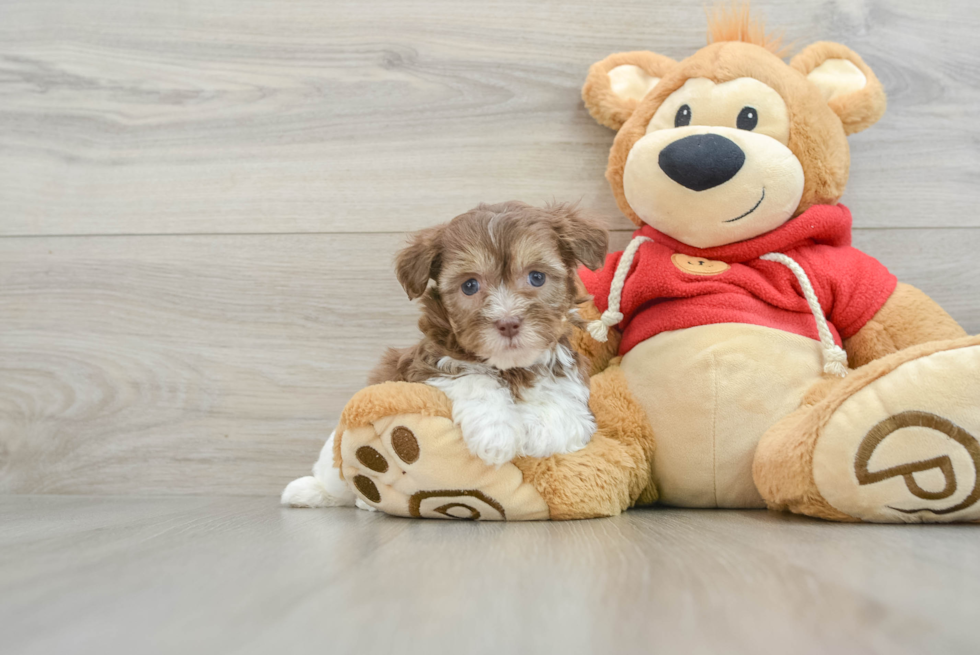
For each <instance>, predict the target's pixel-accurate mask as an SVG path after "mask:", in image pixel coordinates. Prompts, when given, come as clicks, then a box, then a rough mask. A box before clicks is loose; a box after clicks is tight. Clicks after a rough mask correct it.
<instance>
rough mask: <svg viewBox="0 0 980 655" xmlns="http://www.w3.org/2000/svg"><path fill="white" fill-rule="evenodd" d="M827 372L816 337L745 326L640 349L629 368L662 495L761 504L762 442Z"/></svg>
mask: <svg viewBox="0 0 980 655" xmlns="http://www.w3.org/2000/svg"><path fill="white" fill-rule="evenodd" d="M821 369H822V360H821V352H820V344H819V343H818V342H817V341H814V340H813V339H808V338H806V337H802V336H799V335H796V334H790V333H789V332H783V331H781V330H774V329H772V328H766V327H760V326H756V325H746V324H742V323H722V324H718V325H705V326H701V327H695V328H688V329H685V330H676V331H674V332H664V333H661V334H658V335H657V336H655V337H652V338H650V339H647V340H646V341H644V342H643V343H641V344H640V345H638V346H636V347H635V348H633V349H632V350H631V351H630V352H629V353H627V354H626V356H625V357H623V362H622V370H623V373H624V374H625V375H626V379H627V381H628V382H629V386H630V390H631V391H632V392H633V395H634V396H635V397H636V399H637V401H638V402H639V403H640V404H641V405H642V406H643V408H644V409H645V410H646V413H647V416H648V417H649V419H650V425H651V427H652V428H653V434H654V438H655V439H656V451H655V455H654V461H653V476H654V481H655V482H656V485H657V490H658V491H659V493H660V501H661V502H662V503H664V504H667V505H677V506H681V507H764V506H765V504H764V503H763V501H762V497H761V496H760V495H759V492H758V491H757V490H756V488H755V484H753V482H752V457H753V456H754V454H755V447H756V444H758V442H759V438H760V437H761V436H762V434H763V433H764V432H765V431H766V430H767V429H769V428H770V427H771V426H772V425H773V424H774V423H775V422H776V421H778V420H779V419H780V418H782V417H783V416H785V415H786V414H788V413H790V412H791V411H793V410H794V409H796V408H797V407H799V405H800V401H801V400H802V397H803V394H804V393H805V392H806V390H807V389H809V388H810V386H811V385H812V384H813V383H814V382H816V381H817V380H818V379H819V378H820V375H821Z"/></svg>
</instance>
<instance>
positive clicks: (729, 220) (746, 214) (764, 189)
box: [722, 187, 766, 223]
mask: <svg viewBox="0 0 980 655" xmlns="http://www.w3.org/2000/svg"><path fill="white" fill-rule="evenodd" d="M765 199H766V187H762V197H761V198H759V202H757V203H755V207H753V208H752V209H750V210H749V211H747V212H745V213H744V214H742V215H741V216H736V217H735V218H730V219H728V220H727V221H722V223H734V222H735V221H740V220H742V219H743V218H745V217H746V216H748V215H749V214H751V213H752V212H754V211H755V210H756V209H758V208H759V205H761V204H762V201H763V200H765Z"/></svg>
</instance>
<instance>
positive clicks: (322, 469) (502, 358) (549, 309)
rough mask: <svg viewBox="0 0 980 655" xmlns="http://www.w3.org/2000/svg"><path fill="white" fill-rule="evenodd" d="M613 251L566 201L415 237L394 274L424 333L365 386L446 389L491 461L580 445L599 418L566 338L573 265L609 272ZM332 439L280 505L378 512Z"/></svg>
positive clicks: (471, 438) (575, 320) (471, 440)
mask: <svg viewBox="0 0 980 655" xmlns="http://www.w3.org/2000/svg"><path fill="white" fill-rule="evenodd" d="M606 247H607V234H606V230H605V229H603V227H602V226H601V225H600V224H599V223H597V222H595V221H593V220H591V219H588V218H586V217H584V216H582V215H581V214H579V213H578V212H577V211H576V210H575V209H574V208H573V207H571V206H569V205H550V206H548V207H545V208H543V209H542V208H537V207H532V206H530V205H526V204H524V203H522V202H506V203H501V204H497V205H480V206H479V207H477V208H476V209H473V210H472V211H469V212H467V213H465V214H462V215H461V216H457V217H456V218H454V219H453V220H452V221H450V222H449V223H446V224H445V225H439V226H437V227H433V228H429V229H427V230H422V231H421V232H418V233H416V234H415V235H413V237H412V239H411V242H410V244H409V245H408V247H406V248H405V249H404V250H402V251H401V252H400V253H399V254H398V256H397V259H396V263H395V268H396V271H397V276H398V281H399V282H400V283H401V284H402V286H403V287H404V288H405V291H406V292H407V293H408V297H409V298H410V299H413V300H414V299H416V298H421V305H422V318H421V319H420V320H419V329H420V330H421V331H422V334H423V338H422V340H421V341H420V342H419V343H418V344H416V345H415V346H412V347H410V348H404V349H391V350H389V351H388V352H387V353H386V354H385V356H384V357H383V358H382V361H381V363H380V364H379V365H378V367H377V368H376V369H375V370H374V371H373V372H372V373H371V375H370V377H369V382H370V383H371V384H377V383H380V382H386V381H406V382H422V383H426V384H430V385H432V386H435V387H437V388H439V389H441V390H442V391H444V392H445V393H446V395H447V396H449V398H450V399H451V400H452V403H453V420H454V421H455V422H456V423H457V424H459V425H460V427H461V429H462V433H463V438H464V440H465V441H466V444H467V446H468V447H469V448H470V450H471V451H472V452H473V453H474V454H475V455H477V456H478V457H480V458H481V459H482V460H484V461H485V462H487V463H490V464H503V463H505V462H509V461H510V460H512V459H513V458H514V457H516V456H518V455H527V456H531V457H547V456H548V455H552V454H555V453H566V452H572V451H575V450H578V449H579V448H582V447H583V446H585V444H587V443H588V442H589V440H590V439H591V437H592V433H593V432H594V431H595V421H594V419H593V417H592V414H591V412H590V411H589V382H588V375H587V369H586V368H585V364H586V362H584V361H583V360H582V358H581V356H580V355H578V354H577V353H576V352H575V351H574V350H572V348H571V346H570V345H569V340H568V337H569V334H570V332H571V326H572V325H579V326H580V327H581V326H582V321H581V319H580V318H579V317H578V315H577V312H576V305H577V304H578V303H579V302H580V301H581V300H583V299H581V298H578V297H577V296H578V292H577V286H576V282H577V277H576V274H575V269H576V268H577V266H578V264H579V263H581V264H584V265H586V266H588V267H589V268H591V269H596V268H598V267H600V266H602V264H603V262H604V259H605V254H606ZM433 282H434V283H433ZM333 442H334V435H330V438H329V439H328V440H327V443H326V444H325V445H324V447H323V450H322V451H321V452H320V458H319V460H318V461H317V463H316V464H315V465H314V466H313V475H312V476H306V477H302V478H298V479H296V480H294V481H293V482H291V483H290V484H289V485H288V486H287V487H286V489H285V490H284V491H283V493H282V503H283V504H284V505H290V506H293V507H328V506H338V505H355V504H356V505H357V506H358V507H361V508H362V509H373V508H372V507H370V506H368V505H367V504H365V503H363V502H361V501H360V500H356V499H355V496H354V494H353V493H352V492H351V491H350V490H349V489H348V488H347V486H346V483H345V482H344V481H343V480H341V478H340V476H339V474H338V469H337V468H335V467H334V465H333V464H334V462H333Z"/></svg>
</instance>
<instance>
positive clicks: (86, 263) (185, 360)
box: [0, 230, 980, 495]
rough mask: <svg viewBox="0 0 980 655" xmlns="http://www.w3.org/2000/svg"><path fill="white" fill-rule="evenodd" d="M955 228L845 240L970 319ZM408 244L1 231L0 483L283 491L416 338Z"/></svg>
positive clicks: (971, 306)
mask: <svg viewBox="0 0 980 655" xmlns="http://www.w3.org/2000/svg"><path fill="white" fill-rule="evenodd" d="M955 232H956V233H957V234H958V238H957V239H955V240H953V241H951V242H946V240H944V236H943V233H942V232H940V231H930V230H892V231H887V232H884V233H882V232H880V231H860V232H858V234H857V244H858V245H859V246H861V247H865V248H866V249H867V250H868V252H870V253H871V254H873V255H875V256H877V257H879V258H880V259H881V260H882V261H884V262H885V263H886V264H888V265H889V266H890V267H892V268H893V269H894V270H895V272H896V273H897V274H898V275H899V276H900V277H901V278H902V279H903V280H904V281H907V282H910V283H912V284H915V285H917V286H919V287H921V288H922V289H924V290H925V291H926V292H927V293H929V294H931V295H933V296H934V297H935V298H936V299H937V300H938V301H939V302H940V303H942V304H943V305H944V306H945V307H946V308H947V309H948V310H949V311H950V312H951V313H952V314H953V316H954V317H955V318H957V319H958V320H960V321H961V322H962V323H963V324H964V325H965V326H966V327H967V328H968V329H969V330H970V331H971V332H973V333H977V332H980V305H978V303H977V302H976V299H977V298H978V297H980V278H978V276H977V275H975V274H974V271H973V269H972V268H970V267H964V266H962V265H961V264H962V262H966V261H971V257H972V256H973V253H976V252H978V251H980V231H978V230H957V231H955ZM628 238H629V233H628V232H616V233H614V235H613V245H614V247H618V248H622V247H623V246H624V245H625V243H626V241H627V239H628ZM402 240H403V237H402V235H398V234H380V235H379V234H374V235H370V234H362V235H356V234H350V235H247V236H231V235H218V236H207V235H200V236H194V235H192V236H166V237H165V236H138V237H126V236H118V237H97V238H93V237H34V238H4V239H0V492H15V493H83V494H104V493H109V494H112V493H115V494H119V493H132V494H137V495H148V494H164V493H209V494H266V495H274V494H277V493H278V492H279V491H280V490H281V489H282V487H283V486H284V485H285V484H286V483H287V482H289V480H291V479H292V478H294V477H297V476H299V475H302V474H304V473H305V472H307V471H308V470H309V468H310V467H311V466H312V463H313V461H314V460H315V458H316V455H317V453H318V452H319V449H320V446H321V445H322V443H323V441H324V439H325V438H326V436H327V434H329V432H330V430H331V429H332V428H333V426H334V423H335V421H336V420H337V417H338V416H339V413H340V410H341V408H342V407H343V405H344V403H345V402H346V401H347V399H348V398H350V396H351V395H352V394H353V393H354V392H355V391H356V390H358V389H359V388H361V386H362V385H363V384H364V381H365V379H366V375H367V372H368V370H369V369H370V368H371V367H373V366H374V364H375V363H376V362H377V360H378V358H379V357H380V355H381V353H382V352H383V350H384V348H385V347H386V346H391V345H399V346H401V345H408V344H410V343H412V342H413V341H414V340H415V339H416V338H417V335H418V332H417V330H416V328H415V323H416V321H417V318H418V313H417V309H416V308H415V306H414V305H413V304H412V303H410V302H409V301H408V300H407V298H406V297H405V295H404V293H403V292H402V290H401V288H400V287H399V286H398V284H397V282H396V281H395V279H394V275H393V274H392V271H391V260H392V256H393V254H394V252H395V251H396V250H397V248H399V247H400V246H401V244H402ZM936 252H940V253H942V255H941V256H940V257H939V258H937V257H936V256H935V255H934V254H932V253H936Z"/></svg>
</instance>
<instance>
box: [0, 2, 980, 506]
mask: <svg viewBox="0 0 980 655" xmlns="http://www.w3.org/2000/svg"><path fill="white" fill-rule="evenodd" d="M754 4H755V7H756V9H757V10H761V11H763V12H764V13H765V14H766V16H767V18H768V20H769V23H770V25H779V26H783V27H784V28H785V31H786V35H787V37H788V38H789V39H791V40H796V42H797V43H798V44H799V45H801V46H802V45H805V44H806V43H809V42H811V41H814V40H820V39H830V40H839V41H842V42H844V43H846V44H848V45H850V46H851V47H852V48H854V49H855V50H857V51H858V52H859V53H860V54H862V56H864V57H865V59H866V60H867V62H868V63H869V64H870V65H871V66H872V67H873V68H874V69H875V71H876V72H877V74H878V75H879V77H880V78H881V79H882V81H883V83H884V84H885V87H886V89H887V90H888V93H889V97H890V105H889V110H888V113H887V114H886V116H885V118H884V119H883V120H882V121H881V123H879V124H878V125H877V126H875V127H874V128H873V129H871V130H869V131H867V132H865V133H862V134H859V135H856V136H854V137H852V138H851V145H852V151H853V162H852V175H851V184H850V187H849V189H848V191H847V194H846V196H845V198H844V201H845V202H846V203H847V204H848V205H849V206H850V207H851V209H852V211H853V212H854V215H855V221H856V226H857V230H856V234H855V240H856V243H857V245H858V246H859V247H861V248H863V249H865V250H866V251H867V252H869V253H871V254H873V255H875V256H877V257H878V258H880V259H881V260H882V261H884V262H885V263H886V264H887V265H888V266H889V267H891V268H892V269H893V270H894V271H895V272H896V273H897V274H898V275H899V276H900V277H901V278H902V279H903V280H905V281H907V282H910V283H912V284H916V285H918V286H920V287H921V288H923V289H925V290H926V291H927V292H928V293H930V294H931V295H933V297H935V298H936V299H937V300H939V301H940V302H941V303H942V304H943V305H944V306H945V307H946V308H947V309H948V310H949V311H950V312H951V313H952V314H953V315H954V316H955V317H956V318H957V319H958V320H960V321H961V322H962V323H963V324H964V325H965V326H966V327H967V328H968V329H969V330H970V331H971V332H974V333H976V332H980V273H978V272H977V271H978V255H977V253H978V252H980V214H978V212H977V209H976V208H977V207H978V206H980V185H978V182H980V123H978V121H977V107H978V106H980V47H978V46H977V36H976V35H977V34H978V33H980V5H978V3H975V2H973V1H972V0H947V1H944V2H929V3H923V2H917V1H915V0H901V1H884V0H853V1H849V0H838V1H836V2H826V1H824V0H819V1H810V0H806V1H803V0H772V1H769V2H761V1H760V2H756V3H754ZM703 5H704V3H703V2H702V0H673V1H672V2H662V3H660V2H651V1H650V0H638V1H629V0H608V1H606V2H602V3H597V2H593V1H586V0H561V1H554V2H525V1H523V0H511V1H502V2H496V1H494V2H480V3H474V2H466V1H459V2H449V1H445V0H418V1H414V2H404V1H402V0H390V1H388V2H380V1H377V0H360V1H350V2H322V1H320V0H294V1H290V2H274V1H272V0H236V1H234V2H232V1H231V0H204V1H202V2H164V1H162V0H157V1H153V2H140V3H134V2H129V1H128V0H88V1H87V2H84V3H74V2H70V1H69V0H4V1H3V2H0V492H6V493H78V494H105V493H126V494H173V493H208V494H275V493H277V492H278V491H279V489H280V488H281V487H282V485H283V484H284V483H285V482H287V481H288V480H289V479H291V478H292V477H295V476H296V475H299V474H302V473H304V471H306V470H307V469H308V468H309V466H310V464H311V463H312V460H313V459H314V457H315V455H316V453H317V451H318V449H319V447H320V444H321V443H322V440H323V438H324V437H325V436H326V434H327V433H328V432H329V430H330V428H331V427H332V423H333V421H335V420H336V417H337V415H338V413H339V411H340V409H341V407H342V405H343V403H344V401H345V400H346V399H347V398H348V397H349V396H350V395H351V394H352V393H353V392H354V391H356V390H357V389H358V388H359V387H360V386H361V385H362V384H363V380H364V376H365V373H366V371H367V370H368V369H369V368H370V367H371V365H372V364H373V363H374V361H375V360H376V358H377V357H378V356H379V354H380V353H381V351H382V349H383V348H384V347H385V346H386V345H403V344H407V343H410V342H411V341H412V340H413V338H414V334H415V328H414V324H415V317H416V313H415V309H414V308H413V306H412V305H411V304H410V303H409V302H408V301H407V300H405V299H404V296H403V294H402V293H401V290H400V289H399V288H398V286H397V284H396V283H395V281H394V278H393V275H392V272H391V258H392V254H393V252H394V251H395V250H396V249H397V248H398V247H399V245H400V244H401V243H402V242H403V238H404V236H403V234H404V232H406V231H409V230H413V229H417V228H420V227H423V226H427V225H431V224H434V223H437V222H441V221H444V220H447V219H449V218H451V217H452V216H454V215H456V214H458V213H460V212H462V211H465V210H466V209H468V208H470V207H471V206H473V205H474V204H476V203H477V202H479V201H484V200H485V201H499V200H504V199H510V198H519V199H523V200H526V201H529V202H536V203H537V202H545V201H548V200H551V199H561V200H565V199H568V200H578V201H580V202H581V203H582V205H583V206H585V207H587V208H590V209H594V210H596V211H598V212H600V213H601V214H603V215H605V216H608V218H609V225H610V227H611V228H613V229H614V230H616V232H615V234H614V241H615V243H616V244H617V245H618V246H619V247H622V245H623V243H624V242H625V240H626V239H627V237H628V234H629V232H628V227H629V224H628V223H627V221H626V220H625V219H624V218H623V217H622V216H620V215H619V214H618V212H617V211H616V208H615V205H614V203H613V201H612V198H611V194H610V192H609V189H608V187H607V185H606V182H605V180H604V179H603V172H604V168H605V160H606V155H607V152H608V148H609V146H610V144H611V142H612V138H613V135H612V133H611V132H609V131H607V130H606V129H605V128H602V127H600V126H598V125H596V124H595V123H594V122H593V121H592V119H591V118H590V117H589V116H588V114H587V112H586V111H585V110H584V108H583V106H582V103H581V100H580V99H579V88H580V86H581V83H582V80H583V77H584V75H585V72H586V70H587V69H588V67H589V65H590V64H591V63H593V62H594V61H597V60H598V59H601V58H602V57H604V56H606V55H607V54H609V53H611V52H614V51H621V50H632V49H655V50H658V51H660V52H662V53H664V54H668V55H671V56H673V57H676V58H681V57H684V56H686V55H688V54H690V53H692V52H693V51H695V50H696V49H697V48H698V47H700V46H701V45H702V44H703V42H704V26H705V19H704V13H703Z"/></svg>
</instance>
